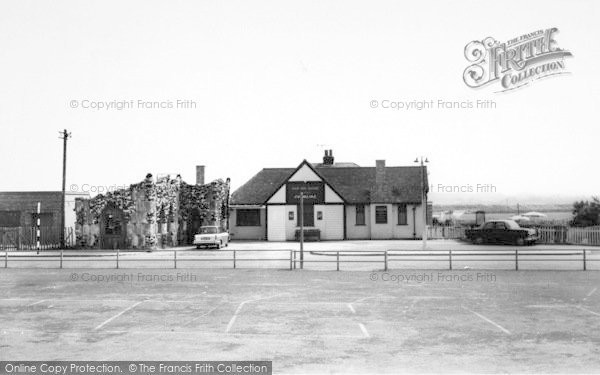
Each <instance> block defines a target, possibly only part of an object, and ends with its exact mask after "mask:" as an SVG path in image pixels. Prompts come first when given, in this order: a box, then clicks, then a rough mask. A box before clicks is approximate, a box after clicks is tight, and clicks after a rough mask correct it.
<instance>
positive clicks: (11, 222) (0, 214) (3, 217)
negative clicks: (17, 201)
mask: <svg viewBox="0 0 600 375" xmlns="http://www.w3.org/2000/svg"><path fill="white" fill-rule="evenodd" d="M20 225H21V211H0V227H13V228H14V227H18V226H20Z"/></svg>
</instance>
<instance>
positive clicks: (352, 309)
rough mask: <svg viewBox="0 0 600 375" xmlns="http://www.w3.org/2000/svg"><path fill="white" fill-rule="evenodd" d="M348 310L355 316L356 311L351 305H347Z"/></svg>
mask: <svg viewBox="0 0 600 375" xmlns="http://www.w3.org/2000/svg"><path fill="white" fill-rule="evenodd" d="M348 308H349V309H350V311H352V314H356V310H354V307H353V306H352V304H351V303H349V304H348Z"/></svg>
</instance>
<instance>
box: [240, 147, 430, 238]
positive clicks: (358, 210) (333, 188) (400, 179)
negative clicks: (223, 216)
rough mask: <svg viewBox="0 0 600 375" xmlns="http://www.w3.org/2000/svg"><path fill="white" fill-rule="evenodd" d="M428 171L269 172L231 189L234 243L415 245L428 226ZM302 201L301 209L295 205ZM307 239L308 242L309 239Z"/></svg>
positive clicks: (323, 166)
mask: <svg viewBox="0 0 600 375" xmlns="http://www.w3.org/2000/svg"><path fill="white" fill-rule="evenodd" d="M427 186H428V184H427V171H426V169H425V168H424V167H423V168H422V167H386V166H385V161H383V160H378V161H376V166H375V167H359V166H357V165H356V164H353V163H339V164H336V163H334V162H333V154H332V152H331V150H328V151H326V152H325V157H324V158H323V163H319V164H311V163H309V162H307V161H306V160H304V161H303V162H302V163H301V164H300V165H299V166H298V167H297V168H295V169H291V168H271V169H269V168H267V169H263V170H262V171H261V172H259V173H258V174H257V175H255V176H254V177H253V178H252V179H251V180H250V181H248V182H247V183H246V184H244V185H243V186H241V187H240V188H239V189H238V190H236V191H235V192H234V193H233V194H232V196H231V201H230V225H229V228H230V233H231V237H232V239H233V240H268V241H294V240H297V238H298V235H299V229H300V224H301V221H302V220H300V214H301V212H303V225H304V228H305V237H307V238H316V239H319V240H323V241H326V240H345V239H348V240H365V239H367V240H368V239H418V238H420V236H421V233H422V229H423V226H424V225H425V220H424V216H423V215H426V212H427V209H426V205H424V204H422V200H423V201H424V202H426V201H427V200H426V197H427ZM300 196H302V207H301V206H300V201H301V198H300ZM306 231H308V232H310V236H307V234H306V233H308V232H306Z"/></svg>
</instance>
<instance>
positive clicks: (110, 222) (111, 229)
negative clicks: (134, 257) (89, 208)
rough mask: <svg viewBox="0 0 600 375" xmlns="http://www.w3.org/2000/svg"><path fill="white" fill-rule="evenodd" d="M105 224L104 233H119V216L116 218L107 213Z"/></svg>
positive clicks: (120, 227)
mask: <svg viewBox="0 0 600 375" xmlns="http://www.w3.org/2000/svg"><path fill="white" fill-rule="evenodd" d="M105 224H106V225H105V226H104V234H112V235H121V233H122V226H121V221H120V220H119V218H116V217H114V216H113V215H107V216H106V223H105Z"/></svg>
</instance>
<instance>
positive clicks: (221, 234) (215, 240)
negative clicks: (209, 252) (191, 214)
mask: <svg viewBox="0 0 600 375" xmlns="http://www.w3.org/2000/svg"><path fill="white" fill-rule="evenodd" d="M199 232H200V233H198V234H196V235H195V236H194V245H196V248H198V249H200V248H202V247H209V246H214V247H216V248H217V249H220V248H222V247H223V246H227V245H228V244H229V233H228V232H227V231H223V230H221V228H219V227H218V226H212V225H211V226H205V227H200V230H199Z"/></svg>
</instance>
